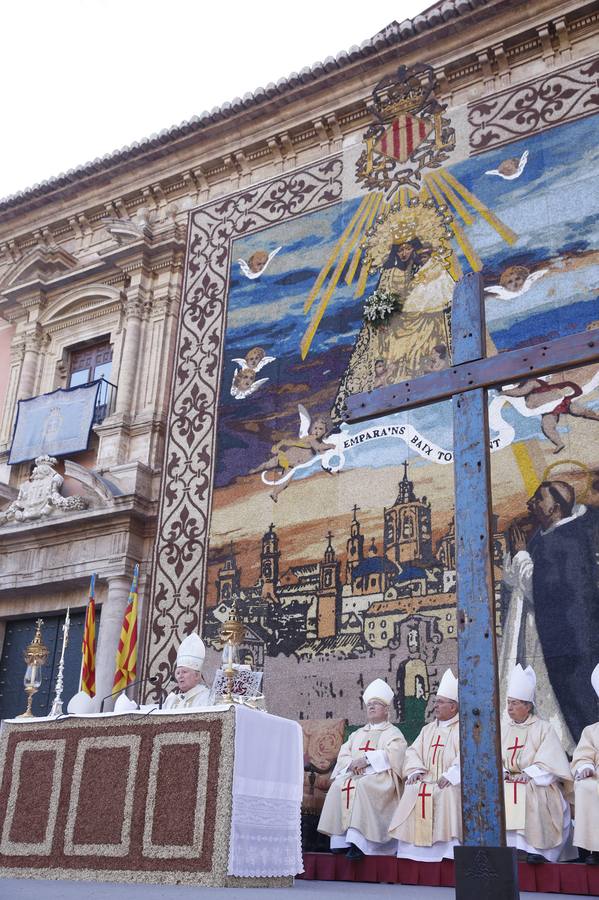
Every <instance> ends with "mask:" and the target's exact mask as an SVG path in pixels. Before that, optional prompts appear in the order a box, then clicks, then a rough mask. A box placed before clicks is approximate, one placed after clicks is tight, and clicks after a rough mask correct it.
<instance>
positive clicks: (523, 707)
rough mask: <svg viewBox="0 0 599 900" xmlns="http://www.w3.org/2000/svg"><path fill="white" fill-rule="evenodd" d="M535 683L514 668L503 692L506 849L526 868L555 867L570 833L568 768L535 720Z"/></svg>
mask: <svg viewBox="0 0 599 900" xmlns="http://www.w3.org/2000/svg"><path fill="white" fill-rule="evenodd" d="M536 684H537V678H536V675H535V673H534V671H533V669H531V667H530V666H527V667H526V669H523V668H522V666H521V665H520V664H518V665H517V666H516V667H515V668H514V670H513V671H512V674H511V676H510V680H509V684H508V688H507V693H508V697H507V717H506V718H505V719H504V721H503V722H502V728H501V750H502V754H503V768H504V786H505V826H506V839H507V843H508V846H510V847H518V849H519V850H523V851H524V852H525V853H526V861H527V862H529V863H541V862H544V861H545V860H549V861H550V862H556V861H557V860H558V859H559V857H560V854H561V852H562V849H563V847H564V845H565V843H566V840H567V839H568V835H569V833H570V807H569V804H568V802H567V800H566V796H567V795H569V793H570V791H571V788H572V784H571V781H572V776H571V774H570V765H569V763H568V757H567V756H566V754H565V752H564V749H563V747H562V745H561V744H560V741H559V738H558V736H557V734H556V732H555V729H554V728H553V726H552V725H550V724H549V722H547V721H545V720H544V719H539V718H538V717H537V716H536V715H535V710H534V702H535V690H536Z"/></svg>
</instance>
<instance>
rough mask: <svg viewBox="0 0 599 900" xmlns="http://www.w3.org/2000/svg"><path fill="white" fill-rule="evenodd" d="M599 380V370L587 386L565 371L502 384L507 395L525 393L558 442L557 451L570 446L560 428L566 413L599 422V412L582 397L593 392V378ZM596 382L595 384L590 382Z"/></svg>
mask: <svg viewBox="0 0 599 900" xmlns="http://www.w3.org/2000/svg"><path fill="white" fill-rule="evenodd" d="M598 381H599V373H598V374H597V375H596V376H595V378H594V379H592V380H591V382H589V383H587V384H586V385H585V386H584V388H583V387H581V385H580V384H578V383H577V382H576V381H568V380H564V378H563V373H562V374H558V375H555V376H551V375H549V376H544V377H541V378H527V379H525V380H524V381H519V382H517V383H516V384H515V385H507V386H504V387H503V388H502V393H503V394H504V395H505V396H506V397H523V398H524V404H525V406H526V408H527V409H528V410H532V411H534V412H533V415H540V416H541V431H542V432H543V434H544V435H545V437H546V438H547V439H548V440H549V441H551V443H552V444H553V446H554V448H555V449H554V451H553V452H554V453H559V452H560V451H561V450H563V449H564V447H565V446H566V445H565V444H564V442H563V440H562V438H561V435H560V433H559V432H558V430H557V425H558V422H559V420H560V416H562V415H570V416H577V417H579V418H581V419H591V420H593V421H595V422H599V413H596V412H595V411H594V410H592V409H590V408H589V407H588V406H586V405H585V404H584V403H582V402H581V401H580V400H579V399H578V398H579V397H582V395H583V393H589V390H592V389H593V387H594V383H593V382H595V383H596V382H598ZM590 384H592V385H593V386H592V387H589V385H590Z"/></svg>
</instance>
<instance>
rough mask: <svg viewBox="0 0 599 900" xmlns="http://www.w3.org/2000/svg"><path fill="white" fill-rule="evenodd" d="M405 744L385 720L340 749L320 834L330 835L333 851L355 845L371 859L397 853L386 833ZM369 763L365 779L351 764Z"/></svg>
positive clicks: (362, 730)
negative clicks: (353, 770) (350, 768)
mask: <svg viewBox="0 0 599 900" xmlns="http://www.w3.org/2000/svg"><path fill="white" fill-rule="evenodd" d="M405 750H406V740H405V738H404V736H403V734H402V733H401V731H400V730H399V728H396V727H395V725H391V724H390V723H389V722H381V723H380V724H379V725H365V726H364V727H363V728H360V729H358V730H357V731H354V732H353V734H351V735H350V737H349V740H348V741H346V743H345V744H343V746H342V747H341V749H340V751H339V756H338V757H337V764H336V766H335V768H334V770H333V773H332V776H331V778H332V779H333V783H332V784H331V786H330V788H329V790H328V793H327V796H326V798H325V802H324V807H323V810H322V813H321V816H320V821H319V823H318V830H319V831H321V832H322V833H323V834H328V835H330V837H331V848H332V849H335V848H338V847H349V845H350V844H355V845H356V846H357V847H359V848H360V850H362V852H363V853H366V854H369V855H374V854H376V855H387V854H389V853H390V854H391V855H393V854H394V853H395V849H396V843H395V841H394V840H390V839H389V834H388V832H387V829H388V827H389V822H390V820H391V816H392V815H393V812H394V809H395V806H396V805H397V801H398V800H399V797H400V795H401V769H402V765H403V758H404V753H405ZM364 756H365V757H366V759H367V760H368V763H369V765H368V768H367V769H366V770H365V772H364V774H363V775H353V774H352V773H351V772H349V769H348V767H349V764H350V763H351V762H352V761H353V760H355V759H360V758H362V757H364Z"/></svg>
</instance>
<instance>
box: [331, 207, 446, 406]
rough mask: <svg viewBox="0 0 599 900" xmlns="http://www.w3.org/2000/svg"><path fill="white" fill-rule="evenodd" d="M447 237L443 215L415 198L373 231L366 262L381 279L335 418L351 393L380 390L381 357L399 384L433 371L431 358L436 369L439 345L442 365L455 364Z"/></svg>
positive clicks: (370, 300) (368, 308)
mask: <svg viewBox="0 0 599 900" xmlns="http://www.w3.org/2000/svg"><path fill="white" fill-rule="evenodd" d="M450 235H451V232H450V230H449V228H448V225H447V222H446V221H445V218H444V216H443V213H442V212H441V211H440V210H439V209H438V208H437V207H436V206H435V205H434V204H431V203H429V202H428V201H425V202H424V203H420V202H419V201H418V200H411V201H410V202H409V205H408V206H407V207H402V208H400V209H397V208H392V210H391V211H390V213H388V215H387V216H385V217H384V218H383V219H382V220H381V221H380V222H379V224H378V225H377V226H376V227H375V228H374V230H373V232H372V233H370V235H369V237H368V240H367V243H366V261H365V264H368V265H370V269H371V271H372V270H373V269H374V270H376V269H379V270H380V272H381V274H380V277H379V282H378V285H377V288H376V291H375V292H374V294H373V295H372V296H371V297H370V298H368V300H367V301H366V304H365V307H364V324H363V325H362V328H361V330H360V333H359V335H358V338H357V341H356V344H355V346H354V350H353V352H352V355H351V357H350V360H349V364H348V366H347V369H346V371H345V373H344V375H343V377H342V379H341V382H340V385H339V389H338V393H337V397H336V400H335V403H334V406H333V417H334V418H335V419H339V418H341V412H342V407H343V402H344V400H345V398H346V397H347V396H349V395H350V394H356V393H359V392H361V391H369V390H372V389H373V388H375V387H378V386H380V384H381V381H380V378H379V373H378V372H377V370H376V364H377V362H378V361H380V360H385V361H386V365H387V367H388V369H389V370H390V371H393V376H394V380H396V381H397V380H401V379H403V378H413V377H414V376H416V375H421V374H423V373H424V372H426V371H429V370H430V368H431V360H432V359H433V358H435V364H438V361H437V359H436V357H437V356H438V355H439V354H438V348H440V347H444V348H445V357H447V358H446V359H445V357H443V358H444V359H445V365H449V364H450V362H451V358H450V352H449V348H450V347H451V340H450V331H449V323H450V310H451V300H452V296H453V289H454V281H453V279H452V278H451V276H450V274H449V272H448V266H449V259H450V256H451V252H452V250H451V245H450V243H449V238H450ZM379 311H381V312H380V314H379V315H378V316H377V314H378V312H379Z"/></svg>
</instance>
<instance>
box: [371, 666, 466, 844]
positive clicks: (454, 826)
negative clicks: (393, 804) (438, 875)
mask: <svg viewBox="0 0 599 900" xmlns="http://www.w3.org/2000/svg"><path fill="white" fill-rule="evenodd" d="M434 706H435V719H434V721H433V722H430V723H429V724H428V725H425V726H424V728H423V729H422V731H421V732H420V734H419V735H418V737H417V738H416V740H415V741H414V743H413V744H412V745H411V746H410V747H408V749H407V751H406V758H405V762H404V768H403V776H404V779H405V787H404V793H403V797H402V798H401V801H400V803H399V806H398V808H397V810H396V812H395V815H394V816H393V819H392V821H391V826H390V829H389V831H390V834H391V835H392V836H393V837H395V838H397V844H398V847H397V855H398V857H400V858H402V859H403V858H405V859H417V860H427V861H431V862H440V861H441V860H442V859H443V858H446V859H453V848H454V847H455V845H456V844H459V843H460V841H461V840H462V808H461V795H460V781H461V772H460V725H459V706H458V680H457V678H456V677H455V675H454V674H453V672H452V671H451V669H447V670H446V671H445V672H444V673H443V677H442V678H441V681H440V682H439V688H438V690H437V696H436V698H435V705H434Z"/></svg>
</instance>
